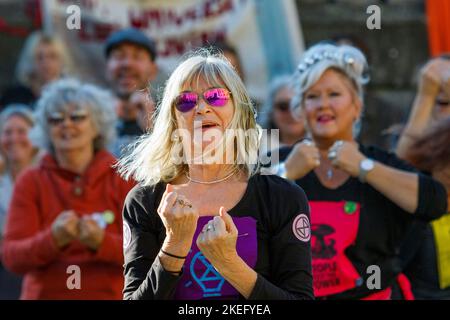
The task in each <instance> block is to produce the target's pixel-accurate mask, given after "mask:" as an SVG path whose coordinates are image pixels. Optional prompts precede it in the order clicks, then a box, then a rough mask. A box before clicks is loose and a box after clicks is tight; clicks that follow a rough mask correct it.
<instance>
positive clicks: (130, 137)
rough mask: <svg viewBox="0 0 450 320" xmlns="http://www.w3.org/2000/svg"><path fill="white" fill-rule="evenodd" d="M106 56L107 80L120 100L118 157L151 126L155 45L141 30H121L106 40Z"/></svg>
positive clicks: (115, 147)
mask: <svg viewBox="0 0 450 320" xmlns="http://www.w3.org/2000/svg"><path fill="white" fill-rule="evenodd" d="M105 56H106V60H107V61H106V78H107V80H108V81H109V83H110V86H111V89H112V90H113V91H114V93H115V95H116V96H117V98H118V105H117V114H118V117H119V122H118V127H117V135H118V140H117V142H116V145H115V146H114V147H113V148H114V150H113V152H114V153H115V155H116V156H119V155H120V153H121V151H123V148H124V147H126V145H127V144H129V143H131V142H133V141H134V140H135V139H136V137H137V136H139V135H141V134H142V133H144V132H145V131H146V130H147V129H148V128H149V127H150V126H151V121H150V118H151V115H152V113H153V111H154V105H155V104H154V102H153V99H152V97H151V95H150V92H149V90H148V88H149V85H150V83H151V82H152V81H154V80H155V79H156V76H157V74H158V67H157V65H156V62H155V60H156V56H157V54H156V44H155V42H154V41H153V40H152V39H150V38H149V37H147V36H146V35H145V34H144V33H143V32H141V31H140V30H138V29H135V28H127V29H121V30H118V31H116V32H113V33H112V34H111V35H110V36H109V38H108V39H107V40H106V44H105Z"/></svg>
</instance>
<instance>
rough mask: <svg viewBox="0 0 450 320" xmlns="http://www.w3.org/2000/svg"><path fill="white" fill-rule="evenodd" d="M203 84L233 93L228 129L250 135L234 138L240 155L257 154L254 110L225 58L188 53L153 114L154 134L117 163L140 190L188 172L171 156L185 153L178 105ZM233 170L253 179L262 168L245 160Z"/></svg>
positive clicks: (168, 81)
mask: <svg viewBox="0 0 450 320" xmlns="http://www.w3.org/2000/svg"><path fill="white" fill-rule="evenodd" d="M201 79H203V80H204V81H206V82H207V83H208V84H209V85H210V86H211V87H224V86H225V87H226V88H227V89H228V90H229V91H230V92H231V100H232V102H233V105H234V114H233V118H232V120H231V122H230V124H229V126H228V128H227V129H242V130H244V132H246V134H245V135H243V136H242V135H239V136H237V137H236V138H235V141H234V146H235V148H236V149H237V150H236V151H237V153H238V154H250V155H255V154H257V152H258V148H259V139H260V135H261V128H260V127H259V125H258V124H257V123H256V111H255V108H254V106H253V104H252V102H251V100H250V97H249V95H248V93H247V91H246V89H245V86H244V84H243V82H242V80H241V78H240V77H239V76H238V74H237V73H236V70H234V68H233V66H232V65H231V64H230V63H229V62H228V60H226V58H224V57H223V56H222V55H221V54H212V53H211V52H210V51H208V50H206V49H201V50H197V51H195V52H193V53H191V54H189V55H188V56H187V58H186V59H185V60H184V61H183V62H182V63H181V64H179V65H178V67H177V68H176V69H175V70H174V71H173V73H172V74H171V76H170V77H169V79H168V80H167V82H166V86H165V89H164V94H163V97H162V100H161V102H160V104H159V105H158V107H157V110H156V112H155V115H154V126H153V129H152V131H151V132H149V133H147V134H145V135H143V136H141V138H140V139H138V141H137V142H136V143H135V144H133V145H131V146H130V147H129V148H128V152H126V153H125V156H124V157H122V159H120V160H119V162H118V165H117V166H118V169H119V172H120V173H121V174H122V176H123V177H124V178H125V179H129V178H131V177H132V178H134V179H135V180H136V181H138V182H139V183H140V184H141V185H155V184H157V183H158V182H161V181H163V182H170V181H172V180H174V179H175V178H177V177H178V176H180V175H181V174H183V173H184V172H185V171H187V169H188V165H187V164H186V163H178V162H177V161H176V159H174V157H173V154H176V150H182V146H180V144H182V142H181V141H179V139H177V138H176V137H175V138H174V136H175V135H176V130H177V121H176V116H175V107H174V101H175V99H176V97H177V96H178V95H179V94H180V92H182V91H183V90H184V89H185V88H186V87H188V86H190V85H192V84H195V83H198V81H200V80H201ZM233 167H234V169H235V170H240V171H241V172H244V173H245V174H246V175H247V177H250V176H251V175H253V174H254V173H255V172H256V171H257V168H258V164H257V161H255V158H252V157H247V158H245V161H243V162H242V163H238V161H235V162H234V163H233Z"/></svg>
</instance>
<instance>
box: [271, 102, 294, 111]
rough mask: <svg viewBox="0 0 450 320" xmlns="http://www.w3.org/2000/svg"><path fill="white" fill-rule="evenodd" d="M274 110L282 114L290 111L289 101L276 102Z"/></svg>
mask: <svg viewBox="0 0 450 320" xmlns="http://www.w3.org/2000/svg"><path fill="white" fill-rule="evenodd" d="M274 108H275V109H276V110H279V111H281V112H286V111H289V109H290V102H289V101H280V102H275V104H274Z"/></svg>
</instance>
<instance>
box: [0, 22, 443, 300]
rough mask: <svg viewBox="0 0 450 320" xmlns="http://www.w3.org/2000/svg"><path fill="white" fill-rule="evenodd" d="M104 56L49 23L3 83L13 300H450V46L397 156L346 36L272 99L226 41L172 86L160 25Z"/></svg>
mask: <svg viewBox="0 0 450 320" xmlns="http://www.w3.org/2000/svg"><path fill="white" fill-rule="evenodd" d="M104 57H105V62H106V64H105V65H106V69H105V75H106V79H107V81H108V88H100V87H99V86H97V85H94V84H89V83H85V82H83V81H82V79H76V78H75V77H74V76H73V75H72V74H71V67H72V66H70V63H69V61H68V59H67V55H66V52H65V50H64V45H63V44H62V42H61V41H60V40H59V39H58V38H57V37H56V36H54V35H48V34H44V33H43V32H41V31H37V32H36V33H34V34H32V35H31V36H30V37H29V39H28V40H27V41H26V43H25V46H24V49H23V53H22V54H21V57H20V59H19V62H18V65H17V73H16V82H15V83H14V84H13V85H11V86H10V87H8V88H6V90H5V91H4V92H3V94H2V96H1V97H0V104H1V113H0V197H1V200H0V299H17V298H20V299H111V300H117V299H260V300H264V299H267V300H275V299H358V300H389V299H399V300H400V299H403V300H411V299H450V245H449V243H450V236H449V235H450V218H449V215H448V214H447V212H448V200H449V199H450V58H449V56H447V55H442V56H440V57H437V58H434V59H431V60H430V61H429V62H428V63H427V64H426V65H425V66H424V67H423V68H422V70H421V73H420V81H419V83H418V89H417V95H416V99H415V100H414V104H413V106H412V107H411V113H410V117H409V119H408V121H407V123H406V125H405V127H404V130H403V132H402V135H401V137H400V139H399V142H398V144H397V146H396V152H395V153H390V152H388V151H385V150H383V149H381V148H379V147H375V146H367V145H364V144H361V142H360V140H359V139H358V136H359V132H360V130H361V119H362V117H363V114H364V106H365V103H364V86H365V85H366V84H367V83H368V82H369V76H370V75H369V73H368V70H369V66H368V62H367V59H366V56H365V54H364V53H363V52H362V51H361V50H360V49H358V48H357V47H355V46H352V45H350V44H348V43H340V42H338V41H324V42H321V43H318V44H315V45H313V46H311V47H310V48H309V49H307V50H306V51H305V52H304V53H303V54H302V56H301V57H299V61H300V63H299V65H298V67H297V69H296V70H292V73H291V74H284V75H279V76H277V77H275V78H274V79H273V81H271V83H270V85H269V90H268V95H267V97H266V100H265V101H258V102H255V101H254V99H252V98H251V96H250V95H249V93H248V92H247V90H246V86H245V80H246V78H245V75H244V74H243V68H242V66H241V62H240V61H239V55H238V52H237V51H236V50H235V49H234V48H233V47H232V46H230V45H229V44H226V43H216V44H214V45H213V46H212V47H208V48H200V49H197V50H194V51H192V52H190V53H187V54H186V55H185V58H184V60H183V61H182V62H181V63H180V64H179V65H177V66H176V68H175V69H174V70H173V72H172V73H171V75H170V77H169V78H168V80H167V81H166V82H165V85H164V88H163V91H161V93H162V94H161V95H158V96H156V95H155V94H154V89H155V88H154V87H153V86H152V85H151V83H152V82H154V81H155V79H156V78H157V77H158V72H159V70H158V64H157V59H158V54H157V50H156V44H155V42H154V41H153V40H152V39H150V38H149V37H147V36H146V35H145V34H144V33H143V32H141V31H139V30H138V29H134V28H127V29H121V30H117V31H115V32H113V33H112V34H111V35H110V36H109V37H108V39H107V40H106V41H105V46H104ZM380 107H381V106H380ZM262 129H267V130H269V131H268V132H269V134H268V135H264V134H262ZM230 132H231V133H232V134H229V133H230ZM239 132H245V134H244V135H242V134H239ZM199 137H200V138H199ZM205 137H209V138H205ZM211 137H213V138H212V139H211ZM192 150H194V152H193V151H192ZM198 150H200V153H198V152H196V151H198ZM274 154H277V155H278V157H277V158H278V160H277V161H273V162H271V163H269V164H262V163H261V162H260V161H259V160H260V157H261V156H264V157H266V158H267V157H268V158H271V156H272V155H274ZM218 159H222V160H223V159H226V161H217V160H218ZM273 159H275V158H273ZM268 173H269V174H268ZM73 266H76V267H77V268H79V270H81V273H80V274H79V276H80V279H79V281H78V284H79V285H76V283H77V281H75V285H74V284H73V283H72V284H71V283H69V282H70V280H69V276H70V272H69V271H68V270H69V269H70V267H73ZM373 267H375V270H379V274H378V278H376V281H375V282H373V277H372V275H373V273H372V272H369V271H368V270H372V269H371V268H373ZM70 270H72V269H70ZM371 281H372V282H373V283H372V282H371Z"/></svg>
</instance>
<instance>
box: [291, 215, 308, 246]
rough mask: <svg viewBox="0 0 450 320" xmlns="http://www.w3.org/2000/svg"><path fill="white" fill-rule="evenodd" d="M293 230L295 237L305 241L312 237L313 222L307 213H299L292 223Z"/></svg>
mask: <svg viewBox="0 0 450 320" xmlns="http://www.w3.org/2000/svg"><path fill="white" fill-rule="evenodd" d="M292 231H293V232H294V235H295V237H296V238H297V239H298V240H300V241H303V242H308V241H309V240H310V239H311V224H310V223H309V219H308V217H307V216H306V214H299V215H298V216H297V217H296V218H295V219H294V222H293V223H292Z"/></svg>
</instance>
